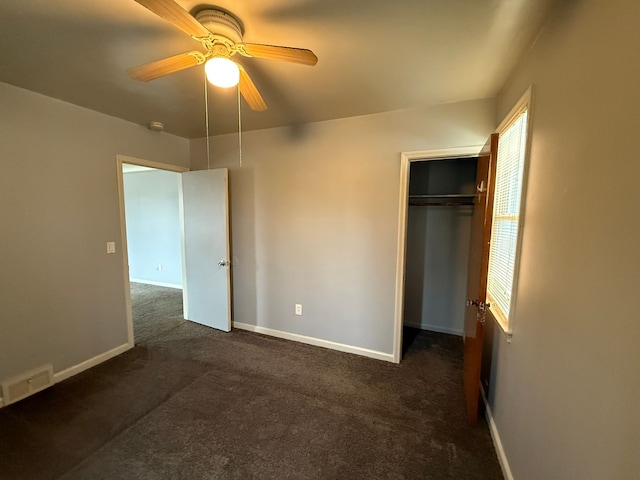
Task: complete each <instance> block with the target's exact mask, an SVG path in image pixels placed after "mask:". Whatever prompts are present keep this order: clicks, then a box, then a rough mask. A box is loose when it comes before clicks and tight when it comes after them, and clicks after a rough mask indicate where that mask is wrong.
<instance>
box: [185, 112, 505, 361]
mask: <svg viewBox="0 0 640 480" xmlns="http://www.w3.org/2000/svg"><path fill="white" fill-rule="evenodd" d="M494 121H495V110H494V101H493V100H478V101H473V102H464V103H456V104H448V105H441V106H438V107H434V108H431V109H426V108H425V109H415V110H404V111H398V112H389V113H384V114H379V115H369V116H363V117H354V118H347V119H342V120H334V121H329V122H320V123H314V124H306V125H301V126H296V127H290V128H278V129H270V130H260V131H252V132H247V133H245V134H244V135H243V138H242V140H243V167H242V168H239V166H238V146H237V135H224V136H219V137H215V138H212V139H211V148H212V167H213V166H222V167H228V168H229V169H230V190H231V228H232V248H233V255H234V256H235V257H237V259H236V262H235V265H234V267H233V287H234V293H233V298H234V318H235V320H236V321H239V322H243V323H249V324H253V325H259V326H262V327H268V328H272V329H276V330H280V331H285V332H290V333H297V334H301V335H307V336H311V337H316V338H320V339H323V340H329V341H334V342H339V343H344V344H347V345H352V346H357V347H362V348H367V349H371V350H375V351H378V352H384V353H391V352H392V350H393V321H394V302H395V270H396V252H397V238H398V209H399V187H400V153H401V152H403V151H415V150H426V149H439V148H448V147H456V146H468V145H477V144H483V143H484V142H485V140H486V138H487V136H488V135H489V133H490V132H491V131H492V130H493V128H494V127H495V125H494ZM205 147H206V145H205V141H204V139H198V140H193V141H192V142H191V168H192V169H199V168H206V166H207V162H206V148H205ZM296 303H300V304H302V305H303V313H304V314H303V316H302V317H297V316H295V315H294V304H296Z"/></svg>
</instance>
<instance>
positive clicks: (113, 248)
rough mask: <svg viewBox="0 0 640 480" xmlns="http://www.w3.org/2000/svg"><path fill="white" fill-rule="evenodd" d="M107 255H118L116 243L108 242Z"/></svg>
mask: <svg viewBox="0 0 640 480" xmlns="http://www.w3.org/2000/svg"><path fill="white" fill-rule="evenodd" d="M107 253H116V242H107Z"/></svg>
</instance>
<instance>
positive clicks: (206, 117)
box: [203, 70, 211, 170]
mask: <svg viewBox="0 0 640 480" xmlns="http://www.w3.org/2000/svg"><path fill="white" fill-rule="evenodd" d="M203 72H204V70H203ZM207 83H208V82H207V75H206V74H205V75H204V123H205V126H206V128H207V170H210V169H211V155H210V151H211V148H210V146H209V87H208V85H207Z"/></svg>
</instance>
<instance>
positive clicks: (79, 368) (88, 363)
mask: <svg viewBox="0 0 640 480" xmlns="http://www.w3.org/2000/svg"><path fill="white" fill-rule="evenodd" d="M130 348H133V345H130V344H128V343H125V344H123V345H120V346H119V347H115V348H112V349H111V350H108V351H106V352H104V353H101V354H100V355H96V356H95V357H93V358H90V359H89V360H85V361H84V362H82V363H79V364H77V365H74V366H73V367H69V368H67V369H65V370H62V371H61V372H58V373H54V374H53V381H54V383H58V382H61V381H63V380H66V379H67V378H69V377H73V376H74V375H77V374H79V373H80V372H84V371H85V370H87V369H89V368H91V367H95V366H96V365H98V364H100V363H102V362H106V361H107V360H109V359H110V358H113V357H115V356H116V355H120V354H121V353H124V352H126V351H127V350H129V349H130Z"/></svg>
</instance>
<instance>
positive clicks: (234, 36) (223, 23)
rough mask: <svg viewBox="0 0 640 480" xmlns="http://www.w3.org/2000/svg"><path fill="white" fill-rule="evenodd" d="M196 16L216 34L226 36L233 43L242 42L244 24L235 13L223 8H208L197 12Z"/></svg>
mask: <svg viewBox="0 0 640 480" xmlns="http://www.w3.org/2000/svg"><path fill="white" fill-rule="evenodd" d="M195 18H196V20H197V21H198V22H200V23H201V24H202V25H204V26H205V28H206V29H207V30H209V31H210V32H211V33H212V34H214V35H215V36H220V37H224V38H226V39H227V40H230V41H231V42H232V43H241V42H242V26H241V25H240V22H239V21H238V19H237V18H235V17H234V16H233V15H231V14H229V13H227V12H223V11H222V10H216V9H214V8H206V9H204V10H200V11H199V12H198V13H196V15H195Z"/></svg>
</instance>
